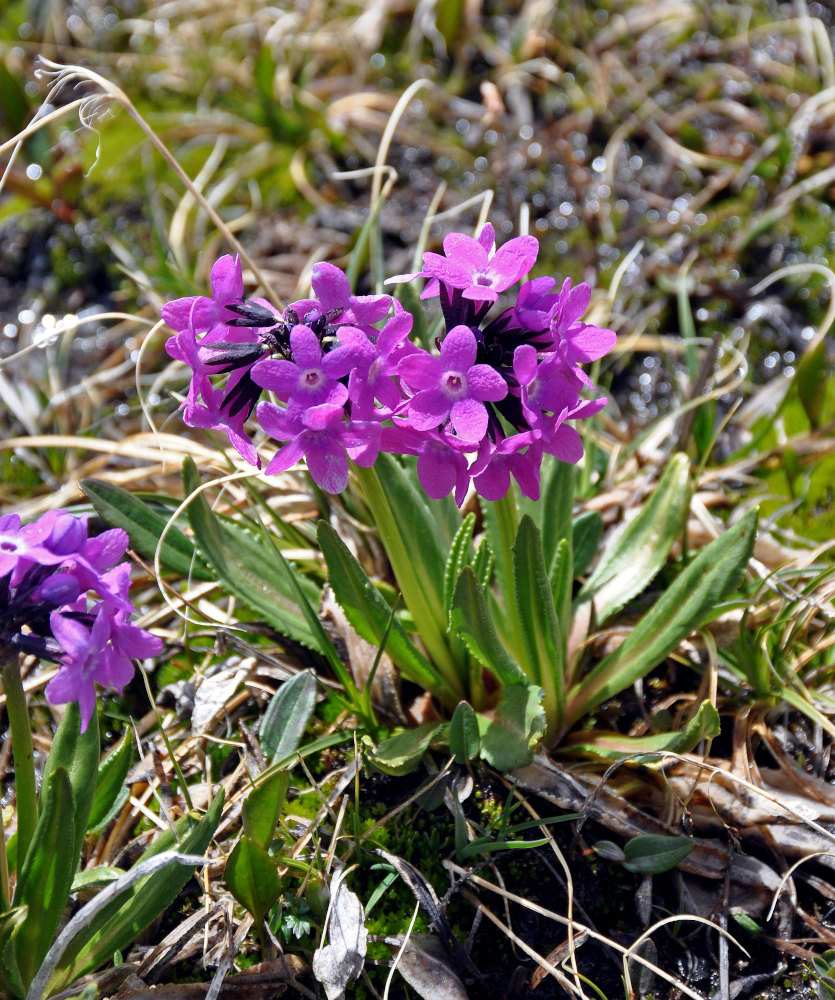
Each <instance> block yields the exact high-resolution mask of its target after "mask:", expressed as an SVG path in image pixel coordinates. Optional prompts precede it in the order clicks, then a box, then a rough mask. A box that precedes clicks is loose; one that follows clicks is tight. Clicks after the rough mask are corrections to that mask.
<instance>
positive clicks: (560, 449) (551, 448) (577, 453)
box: [543, 424, 583, 465]
mask: <svg viewBox="0 0 835 1000" xmlns="http://www.w3.org/2000/svg"><path fill="white" fill-rule="evenodd" d="M543 447H544V448H545V450H546V451H547V452H549V453H550V454H551V455H554V456H556V457H557V458H559V459H560V460H561V461H563V462H568V463H569V464H571V465H576V464H577V462H579V461H580V459H581V458H582V457H583V440H582V438H581V437H580V435H579V434H578V433H577V431H575V430H574V428H573V427H569V426H568V424H561V425H560V426H559V427H558V428H557V429H556V431H554V432H553V433H552V434H551V435H550V439H549V440H546V441H543Z"/></svg>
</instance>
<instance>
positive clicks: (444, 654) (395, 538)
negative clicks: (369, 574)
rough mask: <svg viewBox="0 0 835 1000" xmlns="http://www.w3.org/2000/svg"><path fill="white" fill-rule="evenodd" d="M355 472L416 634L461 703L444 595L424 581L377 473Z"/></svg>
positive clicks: (461, 687) (363, 470)
mask: <svg viewBox="0 0 835 1000" xmlns="http://www.w3.org/2000/svg"><path fill="white" fill-rule="evenodd" d="M356 472H357V476H358V478H359V482H360V485H361V487H362V491H363V495H364V497H365V502H366V504H367V506H368V509H369V510H370V511H371V514H372V516H373V517H374V523H375V525H376V527H377V531H378V532H379V534H380V539H381V541H382V543H383V546H384V547H385V550H386V554H387V555H388V558H389V562H390V563H391V567H392V569H393V571H394V576H395V579H396V580H397V586H398V587H399V588H400V592H401V593H402V595H403V600H404V602H405V604H406V607H407V608H408V609H409V613H410V614H411V616H412V619H413V620H414V623H415V626H416V627H417V633H418V635H419V636H420V638H421V640H422V641H423V644H424V646H425V647H426V650H427V652H428V653H429V656H430V658H431V660H432V662H433V664H434V665H435V668H436V669H437V671H438V673H439V674H440V675H441V677H442V678H443V680H444V681H445V682H446V687H447V688H448V689H450V690H451V691H452V692H453V693H454V695H455V700H456V702H458V701H461V700H462V699H464V697H465V693H464V688H463V685H462V677H461V676H460V675H459V671H458V669H457V665H456V663H455V660H454V658H453V656H452V652H451V650H450V647H449V642H448V640H447V634H446V627H445V623H444V614H443V608H442V601H441V595H440V594H437V593H435V592H434V589H433V588H432V586H431V585H430V584H429V583H428V582H427V581H425V580H422V579H421V577H420V573H419V571H418V569H417V566H416V562H415V559H414V556H413V554H412V553H410V551H409V548H408V545H407V544H406V539H405V538H404V535H403V532H402V531H401V530H400V524H399V521H398V517H397V511H396V510H395V509H394V508H393V507H392V505H391V503H390V502H389V498H388V496H387V495H386V492H385V490H384V489H383V486H382V483H381V482H380V478H379V476H378V475H377V472H376V470H375V469H374V468H373V467H372V468H368V469H365V468H361V467H359V466H357V467H356Z"/></svg>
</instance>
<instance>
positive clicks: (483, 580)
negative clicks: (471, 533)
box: [473, 538, 494, 590]
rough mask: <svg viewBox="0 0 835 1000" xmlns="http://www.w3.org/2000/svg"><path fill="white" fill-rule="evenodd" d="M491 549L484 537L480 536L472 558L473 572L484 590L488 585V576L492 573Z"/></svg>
mask: <svg viewBox="0 0 835 1000" xmlns="http://www.w3.org/2000/svg"><path fill="white" fill-rule="evenodd" d="M493 561H494V560H493V550H492V549H491V548H490V543H489V542H488V541H487V539H486V538H482V540H481V545H479V547H478V552H476V554H475V559H473V573H475V578H476V580H478V582H479V583H480V584H481V586H482V588H483V589H484V590H487V588H488V587H489V586H490V577H491V576H492V575H493Z"/></svg>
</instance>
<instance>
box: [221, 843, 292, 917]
mask: <svg viewBox="0 0 835 1000" xmlns="http://www.w3.org/2000/svg"><path fill="white" fill-rule="evenodd" d="M226 884H227V885H228V886H229V889H230V891H231V893H232V895H233V896H234V897H235V899H237V901H238V902H239V903H240V904H241V906H243V907H245V908H246V909H247V910H249V912H250V913H251V914H252V915H253V917H254V918H255V920H256V922H257V923H258V924H260V923H261V921H262V920H263V919H264V914H265V913H267V912H268V911H269V910H270V908H271V907H272V906H273V905H274V904H275V902H276V900H277V899H278V897H279V894H280V893H281V880H280V879H279V877H278V872H277V871H276V868H275V862H274V861H273V859H272V858H271V857H270V856H269V854H267V852H266V851H265V850H264V848H263V847H261V845H260V844H256V843H255V841H253V840H250V839H249V837H246V836H242V837H241V839H240V840H239V841H238V843H237V844H235V847H234V850H233V851H232V853H231V854H230V855H229V859H228V860H227V862H226Z"/></svg>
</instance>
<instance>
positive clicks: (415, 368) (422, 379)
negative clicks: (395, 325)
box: [397, 350, 444, 389]
mask: <svg viewBox="0 0 835 1000" xmlns="http://www.w3.org/2000/svg"><path fill="white" fill-rule="evenodd" d="M443 373H444V369H443V365H442V363H441V361H440V360H439V359H438V358H436V357H435V356H434V355H432V354H429V353H428V352H427V351H423V350H421V351H418V352H415V353H414V354H408V355H406V357H405V358H401V360H400V362H399V364H398V365H397V374H398V375H399V376H400V378H401V379H403V381H404V382H405V383H406V385H408V386H409V388H410V389H433V388H435V387H436V386H437V385H438V383H439V382H440V380H441V376H442V375H443Z"/></svg>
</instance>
